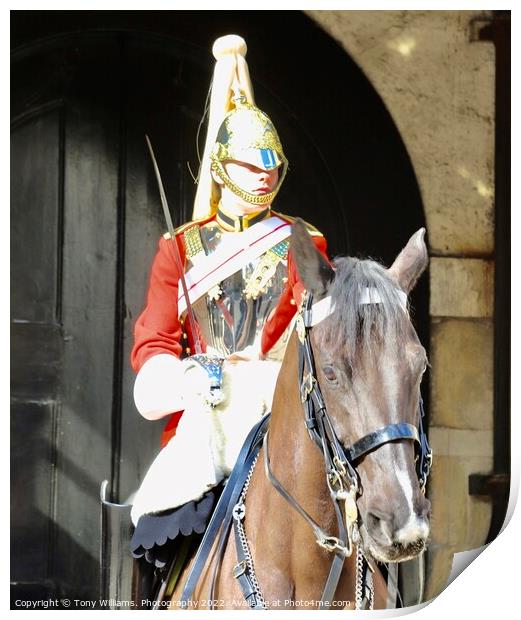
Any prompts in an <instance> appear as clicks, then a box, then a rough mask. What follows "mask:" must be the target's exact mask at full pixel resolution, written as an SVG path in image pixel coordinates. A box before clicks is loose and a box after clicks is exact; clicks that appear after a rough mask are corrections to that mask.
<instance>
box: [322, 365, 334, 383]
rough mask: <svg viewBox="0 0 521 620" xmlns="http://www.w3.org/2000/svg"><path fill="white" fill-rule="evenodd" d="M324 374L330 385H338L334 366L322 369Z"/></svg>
mask: <svg viewBox="0 0 521 620" xmlns="http://www.w3.org/2000/svg"><path fill="white" fill-rule="evenodd" d="M322 372H323V373H324V377H325V378H326V379H327V380H328V381H329V382H330V383H336V381H337V376H336V372H335V369H334V368H333V366H330V365H326V366H324V367H323V368H322Z"/></svg>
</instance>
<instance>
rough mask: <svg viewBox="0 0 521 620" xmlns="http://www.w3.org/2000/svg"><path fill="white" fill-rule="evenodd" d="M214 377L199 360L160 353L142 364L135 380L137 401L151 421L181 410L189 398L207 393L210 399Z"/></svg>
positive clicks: (138, 407)
mask: <svg viewBox="0 0 521 620" xmlns="http://www.w3.org/2000/svg"><path fill="white" fill-rule="evenodd" d="M210 387H211V380H210V377H209V376H208V373H207V372H206V371H205V370H204V368H202V367H201V365H200V364H199V363H197V362H196V361H194V360H193V359H192V358H190V357H187V358H185V359H184V360H182V361H181V360H179V359H178V358H177V357H175V355H170V354H168V353H160V354H159V355H154V356H153V357H151V358H149V359H148V360H147V361H146V362H145V363H144V364H143V366H142V367H141V369H140V371H139V372H138V374H137V377H136V381H135V383H134V402H135V403H136V408H137V410H138V411H139V413H140V414H141V415H142V416H143V417H144V418H146V419H147V420H158V419H160V418H162V417H164V416H166V415H168V414H170V413H172V412H173V411H181V410H183V409H185V407H186V401H190V400H192V399H193V398H197V397H201V396H203V397H204V398H205V399H210V391H211V390H210Z"/></svg>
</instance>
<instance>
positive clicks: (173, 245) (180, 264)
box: [145, 134, 202, 354]
mask: <svg viewBox="0 0 521 620" xmlns="http://www.w3.org/2000/svg"><path fill="white" fill-rule="evenodd" d="M145 140H146V142H147V145H148V150H149V151H150V158H151V159H152V164H153V166H154V171H155V173H156V179H157V184H158V186H159V196H160V198H161V206H162V207H163V213H164V214H165V220H166V225H167V228H168V232H169V233H170V241H171V243H169V244H168V247H169V248H170V253H171V255H172V258H173V259H174V263H175V264H176V265H177V268H178V269H179V274H180V277H179V281H180V282H181V287H182V289H183V293H184V296H185V299H186V313H187V318H188V322H189V324H190V328H191V330H192V335H193V337H194V345H195V352H196V354H200V353H202V347H201V341H200V340H199V334H198V333H197V324H196V321H195V316H194V310H193V308H192V304H191V303H190V297H189V296H188V288H187V286H186V280H185V270H184V266H183V262H182V260H181V256H180V254H179V248H178V247H177V243H176V240H175V234H174V225H173V223H172V217H171V216H170V210H169V208H168V203H167V201H166V195H165V188H164V187H163V181H162V180H161V174H160V172H159V167H158V165H157V161H156V158H155V156H154V150H153V148H152V144H151V142H150V140H149V138H148V136H147V135H146V134H145Z"/></svg>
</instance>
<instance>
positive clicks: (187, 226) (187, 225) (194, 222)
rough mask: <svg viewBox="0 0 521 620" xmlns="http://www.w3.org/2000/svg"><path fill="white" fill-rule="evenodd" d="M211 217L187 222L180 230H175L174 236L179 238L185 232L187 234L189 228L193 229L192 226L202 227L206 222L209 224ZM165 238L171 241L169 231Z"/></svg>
mask: <svg viewBox="0 0 521 620" xmlns="http://www.w3.org/2000/svg"><path fill="white" fill-rule="evenodd" d="M211 219H212V218H211V216H208V217H202V218H200V219H198V220H190V221H189V222H186V224H182V225H181V226H179V227H178V228H176V229H175V230H174V234H175V235H176V236H177V235H179V234H181V233H183V232H186V231H187V230H188V229H189V228H191V227H192V226H195V225H198V226H200V225H201V224H205V223H206V222H208V221H209V220H211ZM163 237H164V238H165V239H170V237H171V235H170V233H169V232H168V231H167V232H166V233H164V235H163Z"/></svg>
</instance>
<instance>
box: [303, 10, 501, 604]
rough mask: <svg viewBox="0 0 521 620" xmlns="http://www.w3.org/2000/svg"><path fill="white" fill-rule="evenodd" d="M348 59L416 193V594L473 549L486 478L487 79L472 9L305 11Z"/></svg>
mask: <svg viewBox="0 0 521 620" xmlns="http://www.w3.org/2000/svg"><path fill="white" fill-rule="evenodd" d="M307 14H308V15H309V16H310V17H311V18H312V19H314V20H315V21H316V22H317V23H318V24H319V25H320V26H321V27H322V28H323V29H324V30H325V31H326V32H327V33H329V34H330V36H331V37H333V38H334V39H335V40H336V41H337V42H338V43H339V44H340V45H341V46H342V47H343V48H344V49H345V51H346V52H347V53H348V54H349V55H350V57H351V58H352V59H353V60H354V61H355V62H356V63H357V64H358V66H359V67H360V68H361V70H362V71H363V72H364V73H365V75H366V76H367V78H368V79H369V81H370V82H371V83H372V85H373V87H374V88H375V90H376V91H377V92H378V93H379V95H380V96H381V98H382V100H383V101H384V103H385V105H386V106H387V108H388V110H389V112H390V114H391V116H392V117H393V119H394V122H395V123H396V126H397V128H398V130H399V131H400V133H401V136H402V139H403V141H404V143H405V145H406V148H407V150H408V152H409V155H410V157H411V161H412V165H413V167H414V170H415V173H416V177H417V179H418V183H419V186H420V190H421V194H422V199H423V205H424V209H425V219H426V222H427V234H428V243H429V253H430V256H431V265H430V292H431V300H430V314H431V364H432V369H431V399H430V402H431V407H430V440H431V446H432V448H433V451H434V455H435V457H434V466H433V471H432V476H431V480H430V487H429V496H430V498H431V500H432V502H433V516H432V541H431V544H430V548H429V553H428V556H427V575H428V578H427V583H426V592H425V598H426V599H429V598H432V597H434V596H436V595H437V594H438V593H439V592H440V591H441V590H443V588H444V587H445V584H446V581H447V578H448V576H449V573H450V570H451V566H452V556H453V553H454V552H456V551H462V550H465V549H471V548H474V547H478V546H480V545H482V544H483V543H484V542H485V540H486V537H487V533H488V529H489V524H490V517H491V504H490V503H489V501H488V500H486V499H482V498H476V497H471V496H469V495H468V476H469V474H471V473H489V472H491V471H492V458H493V448H492V446H493V442H492V438H493V436H492V432H493V398H492V394H493V294H494V288H493V273H494V263H493V251H494V205H493V198H494V179H493V174H494V79H495V58H494V47H493V45H492V44H491V43H486V42H472V32H473V29H474V28H473V23H474V21H475V20H478V19H480V18H481V19H482V18H486V17H487V12H484V11H307Z"/></svg>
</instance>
